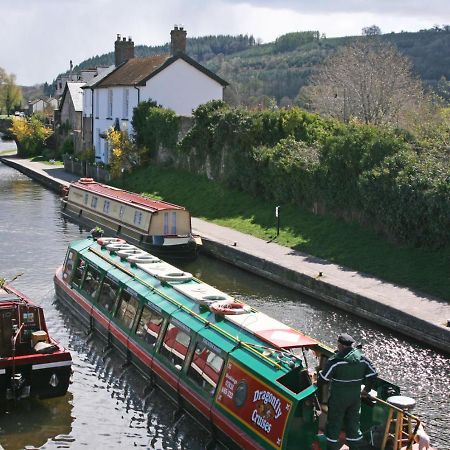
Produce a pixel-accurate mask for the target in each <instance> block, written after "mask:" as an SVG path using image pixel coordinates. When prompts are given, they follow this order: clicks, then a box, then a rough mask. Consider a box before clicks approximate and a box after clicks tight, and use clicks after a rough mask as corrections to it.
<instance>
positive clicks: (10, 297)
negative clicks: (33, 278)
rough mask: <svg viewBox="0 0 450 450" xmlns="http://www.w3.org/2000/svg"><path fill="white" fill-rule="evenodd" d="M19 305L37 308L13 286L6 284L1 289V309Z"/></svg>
mask: <svg viewBox="0 0 450 450" xmlns="http://www.w3.org/2000/svg"><path fill="white" fill-rule="evenodd" d="M17 304H22V305H23V304H26V305H29V306H34V307H36V306H37V305H35V304H33V302H31V301H30V300H29V299H28V298H27V297H25V296H24V295H23V294H21V293H20V292H19V291H18V290H17V289H14V288H13V287H12V286H9V285H7V284H5V285H4V286H3V287H2V288H0V308H3V307H11V305H17Z"/></svg>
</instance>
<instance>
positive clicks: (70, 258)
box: [63, 250, 75, 282]
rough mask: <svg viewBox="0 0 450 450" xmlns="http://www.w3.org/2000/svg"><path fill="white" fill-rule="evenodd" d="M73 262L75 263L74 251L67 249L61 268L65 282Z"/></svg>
mask: <svg viewBox="0 0 450 450" xmlns="http://www.w3.org/2000/svg"><path fill="white" fill-rule="evenodd" d="M74 263H75V252H74V251H73V250H69V251H68V252H67V255H66V260H65V261H64V268H63V280H64V281H66V282H67V281H69V279H70V276H71V275H72V271H73V266H74Z"/></svg>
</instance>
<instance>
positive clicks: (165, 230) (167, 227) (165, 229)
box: [163, 212, 169, 235]
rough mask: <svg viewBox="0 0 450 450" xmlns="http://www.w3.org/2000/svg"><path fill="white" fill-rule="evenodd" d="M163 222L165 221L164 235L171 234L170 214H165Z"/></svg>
mask: <svg viewBox="0 0 450 450" xmlns="http://www.w3.org/2000/svg"><path fill="white" fill-rule="evenodd" d="M163 221H164V223H163V227H164V231H163V233H164V234H165V235H168V234H169V213H168V212H165V213H164V218H163Z"/></svg>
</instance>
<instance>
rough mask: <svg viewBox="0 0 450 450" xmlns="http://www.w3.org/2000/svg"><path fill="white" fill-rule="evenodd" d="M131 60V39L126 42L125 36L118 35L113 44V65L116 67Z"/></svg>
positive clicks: (132, 50) (132, 53) (132, 54)
mask: <svg viewBox="0 0 450 450" xmlns="http://www.w3.org/2000/svg"><path fill="white" fill-rule="evenodd" d="M132 58H134V42H133V41H132V40H131V37H129V38H128V41H127V38H126V37H125V36H121V35H120V34H118V35H117V40H116V42H115V43H114V63H115V65H116V67H118V66H120V65H121V64H122V63H124V62H125V61H128V60H129V59H132Z"/></svg>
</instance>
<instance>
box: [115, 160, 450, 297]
mask: <svg viewBox="0 0 450 450" xmlns="http://www.w3.org/2000/svg"><path fill="white" fill-rule="evenodd" d="M116 184H117V185H119V186H121V187H123V188H125V189H127V190H130V191H133V192H138V193H145V194H148V195H149V196H151V197H158V198H160V199H164V200H166V201H169V202H172V203H176V204H179V205H182V206H185V207H186V208H187V209H189V211H190V212H191V215H192V216H194V217H198V218H201V219H204V220H208V221H211V222H214V223H217V224H219V225H223V226H226V227H230V228H234V229H236V230H239V231H242V232H244V233H247V234H251V235H253V236H257V237H259V238H262V239H265V240H268V239H270V238H272V237H273V236H275V235H276V231H277V221H276V218H275V205H274V204H269V203H267V202H264V201H261V200H259V199H256V198H254V197H251V196H249V195H247V194H245V193H242V192H236V191H231V190H227V189H225V188H223V187H222V186H221V185H219V184H217V183H214V182H211V181H209V180H207V179H206V178H205V177H203V176H196V175H193V174H191V173H187V172H180V171H174V170H170V171H169V170H164V169H161V168H160V167H147V168H141V169H138V170H137V171H135V172H133V174H130V175H127V176H125V177H124V178H123V179H122V180H121V181H120V182H118V183H116ZM277 242H278V243H280V244H281V245H285V246H287V247H290V248H293V249H295V250H299V251H302V252H305V253H308V254H310V255H314V256H318V257H320V258H324V259H327V260H329V261H332V262H333V263H335V264H339V265H342V266H345V267H348V268H351V269H354V270H358V271H360V272H364V273H367V274H371V275H374V276H376V277H378V278H381V279H384V280H386V281H390V282H392V283H395V284H398V285H403V286H407V287H411V288H414V289H417V290H419V291H422V292H426V293H429V294H432V295H436V296H438V297H441V298H443V299H447V300H450V276H449V267H450V249H449V248H446V249H440V250H430V249H420V248H413V247H407V246H400V245H396V244H394V243H392V242H388V241H387V240H385V239H384V238H382V237H381V236H378V235H377V234H376V233H375V232H372V231H370V230H367V229H366V228H363V227H362V226H360V225H357V224H349V223H347V222H345V221H342V220H337V219H335V218H332V217H321V216H316V215H314V214H312V213H310V212H309V211H305V210H302V209H301V208H299V207H296V206H293V205H281V208H280V234H279V236H278V237H277Z"/></svg>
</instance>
